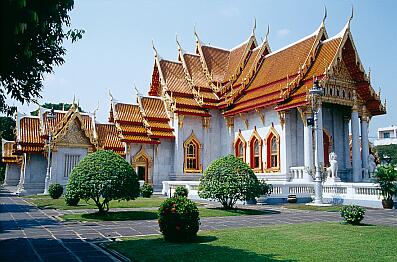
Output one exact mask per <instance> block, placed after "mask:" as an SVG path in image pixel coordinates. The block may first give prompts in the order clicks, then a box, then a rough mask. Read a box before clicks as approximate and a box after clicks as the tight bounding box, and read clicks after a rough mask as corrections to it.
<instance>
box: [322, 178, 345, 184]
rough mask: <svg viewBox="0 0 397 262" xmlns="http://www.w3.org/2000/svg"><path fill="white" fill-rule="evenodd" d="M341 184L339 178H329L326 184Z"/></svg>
mask: <svg viewBox="0 0 397 262" xmlns="http://www.w3.org/2000/svg"><path fill="white" fill-rule="evenodd" d="M335 182H341V180H340V178H339V177H327V181H326V182H325V183H335Z"/></svg>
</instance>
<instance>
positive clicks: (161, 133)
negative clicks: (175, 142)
mask: <svg viewBox="0 0 397 262" xmlns="http://www.w3.org/2000/svg"><path fill="white" fill-rule="evenodd" d="M151 132H152V134H151V135H150V136H151V137H158V138H161V137H169V138H172V137H175V136H174V133H173V132H172V131H162V130H151Z"/></svg>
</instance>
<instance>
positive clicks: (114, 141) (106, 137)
mask: <svg viewBox="0 0 397 262" xmlns="http://www.w3.org/2000/svg"><path fill="white" fill-rule="evenodd" d="M95 127H96V131H97V136H98V144H99V146H101V147H102V148H104V149H112V150H114V151H122V152H124V145H123V143H122V142H121V141H120V138H119V135H118V130H117V128H116V125H114V124H98V123H97V124H95Z"/></svg>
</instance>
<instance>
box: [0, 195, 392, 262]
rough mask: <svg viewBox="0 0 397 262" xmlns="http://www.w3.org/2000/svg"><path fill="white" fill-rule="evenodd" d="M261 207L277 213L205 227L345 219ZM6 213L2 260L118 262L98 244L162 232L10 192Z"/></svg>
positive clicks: (3, 206)
mask: <svg viewBox="0 0 397 262" xmlns="http://www.w3.org/2000/svg"><path fill="white" fill-rule="evenodd" d="M255 208H256V209H267V210H270V211H271V212H270V214H266V215H258V216H234V217H212V218H202V219H201V230H213V229H223V228H235V227H257V226H263V225H272V224H296V223H305V222H337V221H340V217H339V213H338V212H319V211H317V212H314V211H301V210H292V209H286V208H283V207H278V206H255ZM92 211H94V210H92ZM0 212H1V213H0V261H59V262H60V261H112V260H113V261H117V260H116V259H115V258H112V257H111V256H110V255H109V254H106V253H104V251H103V250H101V249H100V248H98V247H97V246H96V245H94V244H93V243H95V242H97V241H109V240H114V239H116V238H119V237H124V236H137V235H148V234H159V231H158V224H157V221H156V220H141V221H117V222H116V221H115V222H113V221H106V222H86V223H79V222H59V221H58V220H56V219H55V218H54V217H53V216H56V215H59V214H60V212H62V211H55V210H41V209H38V208H37V207H35V206H32V205H31V204H29V203H28V202H27V201H26V200H24V199H23V198H18V197H15V196H11V195H10V194H9V193H7V192H5V191H4V190H3V191H0ZM364 223H368V224H379V225H391V226H397V211H396V210H382V209H368V210H367V214H366V217H365V220H364Z"/></svg>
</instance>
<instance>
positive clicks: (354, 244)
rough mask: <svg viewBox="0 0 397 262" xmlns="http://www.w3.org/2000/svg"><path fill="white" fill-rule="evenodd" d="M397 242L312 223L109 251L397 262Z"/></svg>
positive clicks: (362, 230) (389, 231)
mask: <svg viewBox="0 0 397 262" xmlns="http://www.w3.org/2000/svg"><path fill="white" fill-rule="evenodd" d="M396 236H397V228H395V227H386V226H351V225H343V224H337V223H310V224H296V225H272V226H267V227H260V228H241V229H225V230H218V231H205V232H200V233H199V237H198V239H197V241H196V242H194V243H183V244H176V243H168V242H165V241H164V240H163V238H162V237H161V236H148V237H136V238H126V239H123V240H124V241H120V242H112V243H110V244H109V247H110V248H112V249H115V250H116V251H118V252H120V253H122V254H124V255H126V256H127V257H129V258H130V259H131V260H133V261H178V260H183V261H184V262H186V261H206V262H208V261H239V262H242V261H250V262H251V261H396V260H395V259H396V254H397V237H396Z"/></svg>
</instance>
